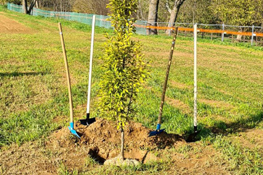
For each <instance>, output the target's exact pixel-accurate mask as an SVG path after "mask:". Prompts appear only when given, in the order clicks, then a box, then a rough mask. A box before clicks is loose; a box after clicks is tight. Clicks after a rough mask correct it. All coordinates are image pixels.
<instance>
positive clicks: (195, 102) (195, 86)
mask: <svg viewBox="0 0 263 175" xmlns="http://www.w3.org/2000/svg"><path fill="white" fill-rule="evenodd" d="M194 132H195V133H197V24H195V25H194Z"/></svg>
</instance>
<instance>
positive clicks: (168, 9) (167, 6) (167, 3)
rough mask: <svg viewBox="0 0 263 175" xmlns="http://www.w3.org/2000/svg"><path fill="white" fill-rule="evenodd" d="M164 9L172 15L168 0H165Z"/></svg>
mask: <svg viewBox="0 0 263 175" xmlns="http://www.w3.org/2000/svg"><path fill="white" fill-rule="evenodd" d="M165 7H166V9H167V11H168V12H169V13H170V14H171V13H172V9H171V8H170V6H169V0H166V3H165Z"/></svg>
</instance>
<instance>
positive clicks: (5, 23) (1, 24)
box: [0, 14, 32, 33]
mask: <svg viewBox="0 0 263 175" xmlns="http://www.w3.org/2000/svg"><path fill="white" fill-rule="evenodd" d="M31 32H32V30H31V29H30V28H28V27H26V26H24V25H23V24H20V23H18V22H17V21H15V20H13V19H10V18H8V17H6V16H4V15H1V14H0V33H31Z"/></svg>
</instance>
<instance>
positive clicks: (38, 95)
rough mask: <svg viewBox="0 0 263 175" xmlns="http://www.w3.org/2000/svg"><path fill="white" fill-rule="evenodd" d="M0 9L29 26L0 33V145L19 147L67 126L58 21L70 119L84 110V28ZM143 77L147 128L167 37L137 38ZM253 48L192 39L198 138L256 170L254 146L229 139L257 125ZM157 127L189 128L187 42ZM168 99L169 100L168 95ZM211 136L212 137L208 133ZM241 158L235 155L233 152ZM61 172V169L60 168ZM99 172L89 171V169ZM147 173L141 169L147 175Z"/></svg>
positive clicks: (258, 84)
mask: <svg viewBox="0 0 263 175" xmlns="http://www.w3.org/2000/svg"><path fill="white" fill-rule="evenodd" d="M0 12H2V13H1V14H2V15H4V16H6V17H8V18H10V19H14V20H16V21H18V22H19V23H21V24H23V25H25V26H27V27H29V28H30V29H31V32H29V33H20V34H17V33H13V34H8V35H7V34H3V35H2V34H1V35H0V42H1V44H0V50H1V52H0V116H1V118H0V147H2V146H6V145H10V144H12V143H16V144H22V143H24V142H27V141H32V140H36V139H39V138H42V137H45V136H47V135H49V134H50V133H51V132H52V131H54V130H56V129H57V128H59V127H62V126H65V125H68V121H69V111H68V99H67V87H66V78H65V70H64V63H63V55H62V50H61V45H60V40H59V34H58V29H57V22H61V23H62V25H63V29H64V36H65V42H66V48H67V54H68V60H69V68H70V73H71V77H72V85H73V88H72V90H73V101H74V112H76V115H75V117H76V118H82V117H84V115H85V104H86V91H87V85H88V65H89V47H90V30H91V27H90V26H88V25H85V24H80V23H77V22H69V21H65V20H61V19H49V18H43V17H32V16H28V15H24V14H18V13H14V12H10V11H7V10H5V8H3V7H2V6H0ZM111 32H112V31H111V30H107V29H103V28H96V36H95V47H94V49H95V50H94V64H93V65H94V67H93V79H92V85H93V87H92V108H91V110H92V111H91V113H92V115H94V116H97V112H96V106H94V105H93V104H94V101H95V100H96V93H97V90H98V88H99V87H98V81H99V79H100V73H101V71H100V66H101V64H102V63H101V60H99V57H102V56H103V42H104V41H105V37H104V33H111ZM134 39H135V40H139V41H140V42H142V44H143V52H144V54H145V60H146V61H148V62H149V65H150V74H151V77H150V78H149V79H148V81H147V83H146V84H145V86H144V88H143V89H142V90H141V92H140V94H139V99H138V104H137V106H138V114H137V117H136V120H137V121H138V122H141V123H143V124H144V125H145V126H147V127H150V128H152V129H155V127H156V121H157V117H158V111H159V105H160V98H161V92H162V84H163V80H164V77H165V70H166V64H167V61H168V57H169V49H170V45H171V37H168V36H140V35H135V36H134ZM260 50H261V48H258V47H252V48H251V47H247V46H233V45H230V44H228V45H224V44H221V43H219V42H212V43H211V42H209V41H208V40H199V43H198V123H199V125H198V126H199V128H201V129H202V132H201V134H200V135H199V137H200V138H201V141H202V142H203V143H207V142H209V143H210V144H212V145H213V146H214V147H215V148H216V149H217V150H218V151H219V152H221V153H223V154H224V155H225V156H224V158H225V160H226V161H227V160H231V161H230V164H231V165H229V171H231V172H235V173H241V174H251V173H252V174H253V173H254V174H261V173H262V160H260V158H259V157H262V156H263V152H262V150H259V149H249V148H244V147H242V145H239V144H238V143H237V142H236V141H235V140H234V141H231V138H232V137H233V136H235V135H236V134H238V133H239V132H241V131H246V130H248V129H253V128H259V129H262V128H263V122H262V118H263V115H262V112H263V111H262V105H263V101H262V96H263V91H262V87H263V68H262V65H263V59H262V58H263V53H262V52H261V51H260ZM166 95H167V101H166V103H165V106H164V112H163V124H162V127H163V128H165V129H166V131H167V132H170V133H176V134H180V135H182V134H190V133H192V132H193V127H192V125H193V119H192V116H193V41H192V39H191V38H190V39H189V38H183V37H180V36H179V38H178V40H177V42H176V48H175V52H174V58H173V64H172V68H171V72H170V77H169V85H168V89H167V94H166ZM173 99H176V100H173ZM216 135H219V136H216ZM239 155H241V156H239ZM147 168H149V169H151V171H153V172H157V171H158V170H164V171H165V170H166V169H167V167H166V166H163V164H160V165H159V164H158V165H152V167H147V166H143V167H140V168H138V169H134V170H133V169H132V170H131V169H129V168H128V169H123V170H120V169H118V170H116V169H110V170H108V171H109V173H110V172H112V173H120V172H122V173H123V172H126V173H127V172H128V173H131V174H132V173H133V172H134V171H137V172H138V171H144V170H145V169H147ZM61 169H62V170H61V171H63V170H64V171H67V170H66V169H65V167H62V168H61ZM102 171H103V170H98V169H97V170H94V173H95V174H96V173H97V172H102ZM151 171H149V172H150V173H151Z"/></svg>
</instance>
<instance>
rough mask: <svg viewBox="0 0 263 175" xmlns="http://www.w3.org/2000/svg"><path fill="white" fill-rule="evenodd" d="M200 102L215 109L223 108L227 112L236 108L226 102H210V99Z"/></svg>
mask: <svg viewBox="0 0 263 175" xmlns="http://www.w3.org/2000/svg"><path fill="white" fill-rule="evenodd" d="M199 101H200V102H201V103H205V104H208V105H210V106H212V107H215V108H223V109H225V110H231V109H233V108H234V106H233V105H231V104H229V103H227V102H224V101H215V100H208V99H199Z"/></svg>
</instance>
